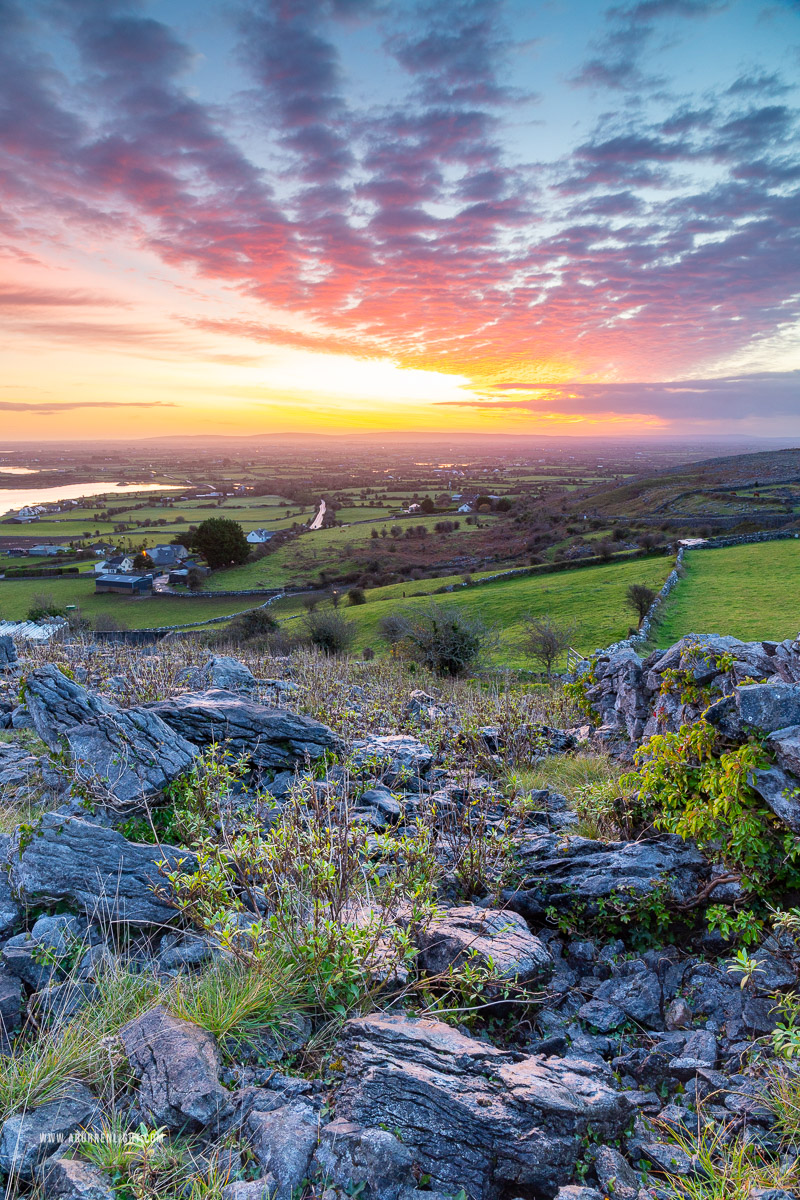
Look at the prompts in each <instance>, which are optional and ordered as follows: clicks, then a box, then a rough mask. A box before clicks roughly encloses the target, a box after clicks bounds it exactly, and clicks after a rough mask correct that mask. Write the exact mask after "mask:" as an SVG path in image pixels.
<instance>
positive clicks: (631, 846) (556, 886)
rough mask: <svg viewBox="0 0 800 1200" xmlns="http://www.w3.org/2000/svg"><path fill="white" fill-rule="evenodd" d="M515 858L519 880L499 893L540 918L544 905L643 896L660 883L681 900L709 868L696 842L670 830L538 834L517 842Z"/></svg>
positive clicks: (512, 905) (564, 905) (562, 905)
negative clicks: (641, 836) (613, 837)
mask: <svg viewBox="0 0 800 1200" xmlns="http://www.w3.org/2000/svg"><path fill="white" fill-rule="evenodd" d="M520 858H521V860H522V863H523V864H524V866H523V869H524V871H525V877H524V881H523V883H522V885H521V887H520V888H519V889H518V890H517V891H514V892H512V891H508V890H507V891H504V892H503V893H502V896H503V900H504V901H505V902H506V904H507V906H508V907H509V908H512V909H513V910H514V911H515V912H519V913H521V914H522V916H524V917H533V916H537V917H538V916H542V915H543V914H544V912H545V909H546V908H547V907H548V906H549V905H553V906H555V907H556V908H558V909H562V908H568V907H569V906H570V905H571V904H573V903H574V902H576V901H583V902H588V903H589V904H591V903H592V902H593V901H597V900H599V899H604V898H607V897H608V896H610V895H611V894H612V893H613V892H617V891H622V892H624V893H626V894H628V895H632V896H645V895H647V894H648V893H649V892H651V891H652V890H653V889H654V888H655V887H656V886H659V887H662V886H663V887H664V888H665V890H666V895H667V896H669V897H670V898H671V899H673V900H677V901H685V900H688V899H689V898H690V897H691V896H693V895H694V894H695V893H696V892H697V889H698V885H699V882H700V880H701V879H703V878H704V877H705V875H707V874H708V869H709V868H708V864H707V863H706V860H705V859H704V858H703V856H702V854H700V852H699V851H698V850H697V848H696V847H695V846H693V845H692V844H691V843H690V842H684V841H683V839H682V838H679V837H677V836H675V835H673V834H667V835H665V836H664V837H660V838H654V839H652V840H649V841H641V842H597V841H592V840H590V839H589V838H583V837H577V836H565V837H562V836H559V835H558V834H541V835H539V836H537V837H533V838H529V839H527V840H526V841H525V842H523V843H522V844H521V846H520Z"/></svg>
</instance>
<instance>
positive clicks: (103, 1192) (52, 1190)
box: [38, 1156, 118, 1200]
mask: <svg viewBox="0 0 800 1200" xmlns="http://www.w3.org/2000/svg"><path fill="white" fill-rule="evenodd" d="M38 1175H39V1179H40V1180H41V1184H42V1189H43V1192H44V1195H45V1196H46V1197H47V1200H115V1197H116V1196H117V1195H118V1193H117V1192H116V1191H115V1190H114V1188H113V1186H112V1183H111V1180H110V1179H109V1177H108V1175H106V1173H105V1172H104V1171H101V1170H99V1168H98V1167H95V1166H93V1165H92V1164H91V1163H88V1162H83V1161H82V1160H81V1159H79V1158H59V1157H57V1156H56V1157H53V1158H48V1159H46V1160H45V1162H44V1164H43V1166H42V1168H41V1170H40V1171H39V1173H38Z"/></svg>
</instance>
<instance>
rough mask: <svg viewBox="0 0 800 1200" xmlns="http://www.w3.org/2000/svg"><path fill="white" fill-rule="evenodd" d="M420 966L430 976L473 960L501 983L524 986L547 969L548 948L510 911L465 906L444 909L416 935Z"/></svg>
mask: <svg viewBox="0 0 800 1200" xmlns="http://www.w3.org/2000/svg"><path fill="white" fill-rule="evenodd" d="M417 945H418V946H419V948H420V958H419V961H420V965H421V966H422V967H423V968H424V969H425V970H426V971H427V972H428V973H429V974H431V975H438V974H440V973H441V972H443V971H446V970H447V968H448V967H450V966H454V967H457V966H460V965H461V964H463V963H464V962H466V961H468V959H476V960H477V961H478V962H480V963H482V964H483V965H484V966H485V965H488V963H489V961H490V960H491V962H492V963H493V965H494V970H495V972H496V974H497V975H498V976H499V977H500V978H501V979H504V980H510V981H511V980H513V981H517V982H519V983H527V982H529V981H530V980H532V979H536V978H541V977H542V976H544V975H545V974H547V973H549V972H550V970H551V969H552V965H553V963H552V959H551V957H550V954H549V952H548V951H547V949H546V948H545V947H544V946H543V945H542V943H541V942H540V941H539V939H538V938H537V937H534V935H533V934H532V933H531V932H530V930H529V929H528V926H527V925H526V924H525V920H524V918H522V917H521V916H519V914H518V913H515V912H497V911H493V910H491V909H489V910H487V909H483V908H478V907H477V906H476V905H474V904H466V905H463V906H462V907H460V908H451V909H449V910H448V911H447V912H446V913H445V914H444V916H443V917H442V918H441V919H439V920H436V921H432V922H431V923H430V924H429V925H427V926H426V927H425V928H424V929H423V930H421V931H420V932H419V933H418V934H417Z"/></svg>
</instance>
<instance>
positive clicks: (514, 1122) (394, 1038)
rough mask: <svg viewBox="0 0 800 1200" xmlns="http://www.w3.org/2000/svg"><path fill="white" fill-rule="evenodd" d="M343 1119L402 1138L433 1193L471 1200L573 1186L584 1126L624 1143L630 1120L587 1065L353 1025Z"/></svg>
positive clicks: (379, 1025)
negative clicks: (566, 1180)
mask: <svg viewBox="0 0 800 1200" xmlns="http://www.w3.org/2000/svg"><path fill="white" fill-rule="evenodd" d="M342 1048H343V1052H344V1059H345V1079H344V1083H343V1084H342V1087H341V1089H340V1091H339V1097H338V1102H337V1115H338V1116H339V1117H344V1118H345V1119H347V1120H351V1121H354V1122H357V1123H358V1124H360V1125H361V1126H364V1127H370V1126H371V1127H381V1126H383V1127H385V1128H388V1129H390V1130H393V1131H395V1133H396V1134H397V1135H398V1136H399V1137H401V1138H402V1142H403V1145H404V1146H406V1147H408V1148H409V1149H410V1150H411V1151H412V1152H413V1154H414V1157H415V1159H416V1161H417V1164H418V1166H419V1168H420V1169H421V1170H422V1171H423V1172H424V1173H425V1174H427V1175H430V1177H431V1182H432V1184H433V1185H434V1187H436V1188H440V1189H441V1190H442V1191H444V1192H446V1193H450V1194H452V1192H454V1191H457V1190H458V1189H459V1188H462V1187H463V1188H464V1189H465V1190H466V1192H467V1194H468V1195H470V1196H471V1197H473V1198H474V1200H494V1198H495V1197H498V1196H500V1195H501V1194H502V1193H504V1192H505V1193H507V1194H518V1192H517V1191H512V1189H519V1190H520V1191H525V1190H526V1189H530V1190H532V1191H535V1190H536V1189H539V1190H541V1191H543V1192H545V1193H547V1192H550V1193H553V1192H555V1190H556V1189H557V1187H558V1185H559V1183H561V1182H562V1181H563V1180H564V1178H565V1177H566V1178H569V1177H570V1175H571V1173H572V1170H573V1169H574V1165H575V1163H576V1161H577V1159H578V1156H579V1154H580V1152H581V1139H582V1138H583V1137H584V1136H585V1135H586V1133H587V1131H588V1130H589V1128H591V1129H592V1131H593V1135H594V1136H596V1137H599V1138H600V1139H601V1140H610V1139H613V1138H615V1137H618V1136H619V1134H620V1133H621V1132H622V1130H623V1128H624V1126H625V1125H626V1123H627V1121H628V1119H629V1113H630V1110H629V1106H628V1103H627V1102H626V1100H625V1099H624V1097H623V1096H622V1095H621V1094H620V1093H618V1092H616V1091H615V1090H614V1088H613V1087H611V1086H610V1084H609V1082H608V1076H607V1075H606V1074H605V1073H604V1071H602V1070H601V1069H598V1067H597V1066H596V1065H594V1064H592V1063H588V1062H584V1061H582V1060H580V1059H571V1060H565V1059H555V1058H545V1057H542V1056H539V1055H531V1056H529V1057H527V1058H523V1059H522V1060H521V1061H514V1059H513V1057H512V1056H511V1055H510V1054H506V1053H504V1052H502V1051H500V1050H497V1049H495V1048H493V1047H492V1046H491V1045H487V1044H486V1043H483V1042H478V1041H474V1040H473V1039H472V1038H468V1037H465V1036H464V1035H463V1034H461V1033H458V1032H457V1031H456V1030H455V1029H452V1028H451V1027H450V1026H448V1025H443V1024H441V1023H440V1022H438V1021H424V1020H411V1019H409V1018H406V1017H401V1016H398V1017H391V1016H372V1017H365V1018H363V1019H356V1020H351V1021H349V1022H348V1023H347V1025H346V1026H345V1030H344V1036H343V1042H342Z"/></svg>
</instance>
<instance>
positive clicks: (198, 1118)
mask: <svg viewBox="0 0 800 1200" xmlns="http://www.w3.org/2000/svg"><path fill="white" fill-rule="evenodd" d="M119 1036H120V1039H121V1041H122V1044H123V1046H124V1048H125V1054H126V1055H127V1058H128V1063H129V1064H130V1067H131V1069H132V1070H133V1073H134V1074H135V1075H136V1077H137V1079H138V1080H139V1104H140V1106H141V1108H142V1109H143V1111H144V1112H145V1113H146V1114H147V1116H148V1117H149V1118H150V1119H151V1120H152V1121H153V1122H154V1124H156V1125H165V1126H166V1127H167V1129H171V1130H174V1131H177V1130H183V1131H185V1132H189V1133H194V1132H197V1131H199V1130H201V1129H205V1128H206V1126H209V1125H211V1126H214V1127H216V1126H217V1125H218V1124H219V1122H220V1121H221V1120H222V1119H223V1118H224V1117H226V1116H228V1115H230V1113H231V1111H232V1108H233V1105H232V1103H231V1097H230V1095H229V1093H228V1092H227V1091H226V1090H225V1088H224V1087H223V1086H222V1084H221V1083H220V1082H219V1071H220V1065H221V1063H220V1054H219V1048H218V1046H217V1043H216V1040H215V1039H214V1037H213V1036H212V1034H210V1033H208V1032H207V1030H205V1029H200V1028H199V1027H198V1026H197V1025H192V1024H191V1022H189V1021H182V1020H181V1019H180V1018H179V1017H173V1016H172V1015H171V1014H170V1013H169V1012H167V1010H166V1009H165V1008H164V1007H163V1006H162V1005H156V1007H155V1008H151V1009H150V1011H149V1012H146V1013H144V1014H143V1015H142V1016H141V1017H136V1018H135V1020H133V1021H131V1022H129V1024H127V1025H125V1026H124V1027H123V1028H122V1029H121V1030H120V1034H119Z"/></svg>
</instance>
